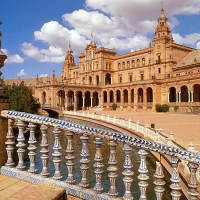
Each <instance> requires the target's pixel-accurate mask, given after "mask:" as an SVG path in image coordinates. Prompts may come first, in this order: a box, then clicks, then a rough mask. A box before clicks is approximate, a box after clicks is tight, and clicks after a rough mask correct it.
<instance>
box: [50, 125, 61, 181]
mask: <svg viewBox="0 0 200 200" xmlns="http://www.w3.org/2000/svg"><path fill="white" fill-rule="evenodd" d="M53 133H54V137H55V141H54V146H53V149H54V152H53V154H52V156H53V163H54V167H55V173H54V176H53V178H54V179H56V180H60V179H61V178H62V176H61V173H60V163H61V159H60V156H61V155H62V153H61V149H62V148H61V145H60V140H59V137H60V130H59V129H58V127H57V126H55V128H54V130H53Z"/></svg>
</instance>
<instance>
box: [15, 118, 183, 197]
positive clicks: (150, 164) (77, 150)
mask: <svg viewBox="0 0 200 200" xmlns="http://www.w3.org/2000/svg"><path fill="white" fill-rule="evenodd" d="M65 120H67V121H72V122H75V123H79V124H82V125H87V126H93V127H96V128H105V127H103V126H100V125H98V124H94V123H91V122H85V121H81V120H78V119H72V118H70V119H69V118H65ZM36 138H37V147H38V148H37V156H36V166H37V169H38V172H37V173H41V171H42V162H41V158H40V157H41V154H40V149H41V148H40V147H39V146H40V143H41V134H40V133H39V132H38V133H37V135H36ZM27 141H28V138H27V139H26V143H27V144H28V142H27ZM48 142H49V150H50V152H49V156H50V158H49V164H48V167H49V171H50V176H51V177H52V176H53V175H54V164H53V162H52V160H53V157H52V153H53V145H54V136H53V128H50V129H49V131H48ZM60 143H61V146H62V153H63V154H62V158H61V159H62V162H61V173H62V175H63V179H62V180H66V176H67V174H68V172H67V167H66V160H65V158H64V157H65V155H66V152H65V150H66V147H67V138H66V136H65V134H64V131H62V132H61V134H60ZM107 143H108V141H106V140H105V139H104V140H103V144H102V155H103V161H102V162H103V164H104V168H103V170H104V172H103V174H102V186H103V188H104V192H108V191H109V186H110V184H109V179H108V173H109V172H108V171H107V168H108V166H109V165H108V160H109V153H110V152H109V146H108V144H107ZM122 147H123V144H122V143H119V144H118V145H117V150H116V155H117V162H118V163H117V167H118V172H117V173H118V178H117V181H116V184H117V190H118V192H119V196H123V194H124V185H123V184H122V183H123V175H122V171H123V170H124V168H123V163H124V152H123V150H122ZM81 149H82V143H81V140H80V135H79V134H75V136H74V154H75V157H76V158H75V161H74V162H75V165H74V177H75V179H76V184H78V183H79V182H80V181H81V171H80V165H81V163H80V159H81V156H80V154H81ZM88 149H89V153H90V156H89V159H90V163H89V167H90V168H89V170H88V180H89V187H90V188H93V187H94V185H95V174H94V167H93V165H94V156H95V144H94V138H93V137H89V140H88ZM138 150H139V149H137V148H134V149H133V150H132V152H131V161H132V165H133V169H132V170H133V171H134V176H133V183H132V188H131V191H132V194H133V196H134V198H135V199H139V197H140V190H139V187H138V179H137V176H138V175H139V172H138V169H139V164H140V159H139V155H138V153H137V152H138ZM16 158H17V156H16V152H15V160H16ZM146 160H147V168H148V170H149V172H148V176H149V180H148V184H149V186H148V188H147V199H151V200H156V195H155V192H154V187H155V185H154V184H153V180H154V177H153V175H154V173H155V168H156V163H155V161H156V159H155V157H154V156H153V155H152V154H150V153H149V154H148V156H147V159H146ZM16 161H17V160H16ZM25 162H26V164H27V166H29V159H28V152H27V151H26V154H25ZM164 174H165V178H164V180H165V181H166V185H165V192H164V195H163V199H165V200H168V199H171V195H170V191H171V189H170V188H169V185H170V183H171V182H170V180H169V178H170V174H169V173H168V172H167V171H166V170H164ZM186 199H187V198H186V197H184V196H183V195H182V197H181V200H186Z"/></svg>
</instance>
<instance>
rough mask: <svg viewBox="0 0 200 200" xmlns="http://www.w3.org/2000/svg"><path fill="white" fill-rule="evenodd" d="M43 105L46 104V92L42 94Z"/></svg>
mask: <svg viewBox="0 0 200 200" xmlns="http://www.w3.org/2000/svg"><path fill="white" fill-rule="evenodd" d="M42 104H46V92H43V93H42Z"/></svg>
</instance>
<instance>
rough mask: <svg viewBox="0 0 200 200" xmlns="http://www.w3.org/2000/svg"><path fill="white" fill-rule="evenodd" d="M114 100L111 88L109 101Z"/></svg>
mask: <svg viewBox="0 0 200 200" xmlns="http://www.w3.org/2000/svg"><path fill="white" fill-rule="evenodd" d="M113 102H114V93H113V91H112V90H111V91H110V103H113Z"/></svg>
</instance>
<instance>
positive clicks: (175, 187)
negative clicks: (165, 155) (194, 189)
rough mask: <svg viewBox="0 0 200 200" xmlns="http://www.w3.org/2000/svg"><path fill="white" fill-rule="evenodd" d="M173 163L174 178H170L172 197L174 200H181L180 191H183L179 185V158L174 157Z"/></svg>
mask: <svg viewBox="0 0 200 200" xmlns="http://www.w3.org/2000/svg"><path fill="white" fill-rule="evenodd" d="M171 163H172V176H171V178H170V180H171V182H172V184H171V185H170V188H171V189H172V191H171V193H170V194H171V196H172V200H179V199H180V197H181V193H180V191H179V190H181V187H180V185H179V182H180V178H179V174H178V170H177V167H178V158H176V157H172V158H171Z"/></svg>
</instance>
